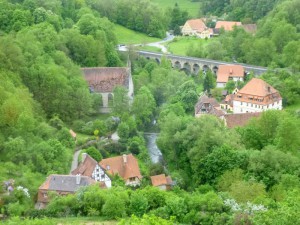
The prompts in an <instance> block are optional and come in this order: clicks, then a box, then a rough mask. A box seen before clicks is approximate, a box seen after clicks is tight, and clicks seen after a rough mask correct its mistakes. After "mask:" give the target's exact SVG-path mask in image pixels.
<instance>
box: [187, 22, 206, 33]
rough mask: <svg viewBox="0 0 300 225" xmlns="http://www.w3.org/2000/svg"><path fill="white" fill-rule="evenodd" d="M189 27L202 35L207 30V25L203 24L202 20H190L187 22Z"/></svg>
mask: <svg viewBox="0 0 300 225" xmlns="http://www.w3.org/2000/svg"><path fill="white" fill-rule="evenodd" d="M186 23H188V25H189V26H190V27H191V28H192V29H193V30H196V31H197V32H199V33H201V32H203V31H204V30H206V29H207V27H206V25H205V23H204V22H203V20H202V19H193V20H188V21H186Z"/></svg>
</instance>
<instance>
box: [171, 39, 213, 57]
mask: <svg viewBox="0 0 300 225" xmlns="http://www.w3.org/2000/svg"><path fill="white" fill-rule="evenodd" d="M211 40H212V39H207V40H205V39H200V38H196V37H176V38H175V39H174V40H173V41H171V42H169V43H167V44H166V46H167V48H168V50H169V52H170V53H172V54H174V55H183V56H186V55H187V51H188V49H189V46H191V45H192V46H194V47H195V48H196V47H197V45H198V44H199V43H202V44H203V45H206V44H208V43H209V42H210V41H211Z"/></svg>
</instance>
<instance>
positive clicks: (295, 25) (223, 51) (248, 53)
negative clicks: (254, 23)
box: [187, 0, 300, 71]
mask: <svg viewBox="0 0 300 225" xmlns="http://www.w3.org/2000/svg"><path fill="white" fill-rule="evenodd" d="M299 8H300V5H299V1H297V0H293V1H285V2H283V3H281V4H279V5H278V6H277V7H275V8H274V9H273V10H272V11H271V12H270V13H269V14H268V16H266V17H264V18H263V19H262V20H261V21H260V22H259V23H258V31H257V33H256V35H251V34H249V33H246V32H245V31H244V30H243V29H242V28H236V29H235V30H234V31H233V32H225V33H222V34H221V35H220V37H219V38H218V39H216V40H213V41H211V42H210V43H208V44H206V45H203V43H202V42H201V43H200V44H199V45H197V46H189V48H188V50H187V54H188V55H190V56H197V57H207V58H211V59H216V60H225V61H228V62H232V61H235V60H236V61H238V62H244V63H249V64H254V65H260V66H268V67H271V68H277V67H290V68H291V69H292V70H294V71H295V70H296V71H299V70H300V67H299V65H300V63H299V62H300V61H299V60H300V58H299V55H300V54H299V53H300V34H299V31H300V27H299V24H300V20H299V17H298V14H299Z"/></svg>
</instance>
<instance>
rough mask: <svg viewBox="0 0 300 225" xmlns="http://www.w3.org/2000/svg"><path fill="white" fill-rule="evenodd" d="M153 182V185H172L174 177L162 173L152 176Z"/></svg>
mask: <svg viewBox="0 0 300 225" xmlns="http://www.w3.org/2000/svg"><path fill="white" fill-rule="evenodd" d="M150 178H151V182H152V185H153V186H155V187H156V186H160V185H171V184H172V182H173V181H172V179H171V177H170V176H168V177H166V175H165V174H160V175H156V176H151V177H150Z"/></svg>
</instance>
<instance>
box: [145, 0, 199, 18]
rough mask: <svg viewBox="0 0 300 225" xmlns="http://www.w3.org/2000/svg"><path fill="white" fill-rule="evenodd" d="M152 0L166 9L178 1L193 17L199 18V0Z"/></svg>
mask: <svg viewBox="0 0 300 225" xmlns="http://www.w3.org/2000/svg"><path fill="white" fill-rule="evenodd" d="M151 1H152V2H153V3H155V4H157V5H158V6H160V7H162V8H164V9H167V8H172V7H173V6H174V5H175V3H177V4H178V5H179V7H180V8H181V9H184V10H186V11H188V13H189V15H190V16H191V17H193V18H197V17H198V14H199V9H200V3H199V2H192V1H190V0H151Z"/></svg>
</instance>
